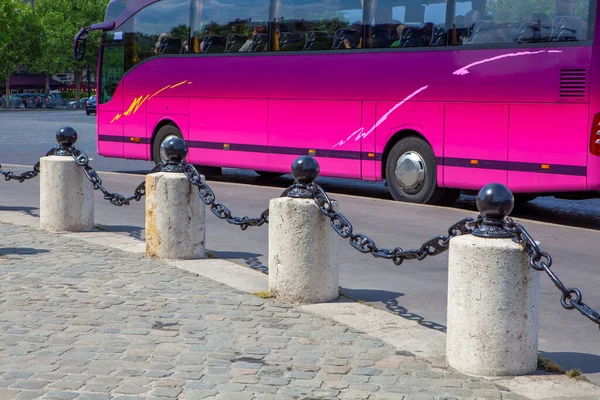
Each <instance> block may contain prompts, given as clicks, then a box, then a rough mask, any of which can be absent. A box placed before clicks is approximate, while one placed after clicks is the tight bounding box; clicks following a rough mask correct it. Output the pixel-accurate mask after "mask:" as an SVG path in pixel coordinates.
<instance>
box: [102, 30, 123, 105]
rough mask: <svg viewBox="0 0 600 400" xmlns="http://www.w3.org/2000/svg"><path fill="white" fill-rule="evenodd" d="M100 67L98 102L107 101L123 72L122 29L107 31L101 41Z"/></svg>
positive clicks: (110, 97)
mask: <svg viewBox="0 0 600 400" xmlns="http://www.w3.org/2000/svg"><path fill="white" fill-rule="evenodd" d="M102 44H103V46H102V68H101V76H100V90H99V92H98V104H104V103H107V102H109V101H110V100H111V99H112V97H113V95H114V93H115V90H116V89H117V86H118V85H119V82H121V78H123V74H124V73H125V65H124V46H123V31H120V30H117V31H113V32H107V33H105V34H104V36H103V41H102Z"/></svg>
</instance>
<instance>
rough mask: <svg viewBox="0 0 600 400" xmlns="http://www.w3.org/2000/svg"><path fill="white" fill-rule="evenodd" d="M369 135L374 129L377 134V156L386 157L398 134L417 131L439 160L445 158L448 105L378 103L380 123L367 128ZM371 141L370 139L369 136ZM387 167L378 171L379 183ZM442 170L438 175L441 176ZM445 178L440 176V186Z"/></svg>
mask: <svg viewBox="0 0 600 400" xmlns="http://www.w3.org/2000/svg"><path fill="white" fill-rule="evenodd" d="M365 128H366V133H365V134H367V133H368V132H369V131H370V130H371V129H373V130H375V131H376V140H377V153H379V154H383V152H384V150H385V146H386V145H387V143H388V142H389V140H390V139H391V138H392V137H393V136H394V135H395V134H396V133H398V132H401V131H415V132H418V133H420V134H421V135H423V136H424V137H425V140H427V142H429V144H430V145H431V147H432V148H433V153H434V155H435V157H436V158H437V159H440V158H442V157H443V156H444V146H443V144H444V104H443V103H434V102H410V103H405V102H404V100H402V99H399V100H398V101H397V102H384V101H380V102H378V103H377V123H376V125H373V126H372V127H365ZM367 137H369V136H367ZM383 169H385V165H382V166H381V168H379V169H378V170H377V179H379V180H381V179H383V178H385V176H383V174H382V170H383ZM439 170H440V169H439V168H438V172H439ZM440 177H441V175H438V183H439V184H441V183H442V181H440Z"/></svg>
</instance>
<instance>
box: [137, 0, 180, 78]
mask: <svg viewBox="0 0 600 400" xmlns="http://www.w3.org/2000/svg"><path fill="white" fill-rule="evenodd" d="M189 20H190V3H189V0H163V1H160V2H157V3H153V4H151V5H149V6H148V7H145V8H143V9H142V10H141V11H140V12H138V13H137V14H135V15H134V16H133V17H132V18H131V19H130V20H129V21H128V23H127V24H126V25H127V28H126V29H125V30H126V33H125V71H127V70H129V69H130V68H132V67H133V66H134V65H135V64H137V63H138V62H140V61H143V60H145V59H147V58H149V57H152V56H157V55H163V54H180V53H185V52H186V50H185V48H186V46H187V42H188V41H189V31H190V29H189Z"/></svg>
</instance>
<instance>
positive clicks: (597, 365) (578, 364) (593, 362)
mask: <svg viewBox="0 0 600 400" xmlns="http://www.w3.org/2000/svg"><path fill="white" fill-rule="evenodd" d="M540 355H541V356H542V357H547V358H549V359H550V360H552V361H554V362H555V363H557V364H558V365H560V366H561V367H562V368H563V369H565V370H569V369H571V368H575V369H579V370H581V372H583V373H584V374H595V373H598V372H600V356H598V355H595V354H588V353H573V352H556V353H552V352H545V351H540Z"/></svg>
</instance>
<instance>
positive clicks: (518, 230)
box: [505, 217, 600, 326]
mask: <svg viewBox="0 0 600 400" xmlns="http://www.w3.org/2000/svg"><path fill="white" fill-rule="evenodd" d="M505 229H506V230H508V231H509V232H512V233H514V235H515V237H516V241H517V243H519V244H520V245H521V246H523V248H524V250H525V252H526V253H527V255H529V265H530V266H531V268H533V269H535V270H536V271H543V272H546V274H547V275H548V277H549V278H550V280H551V281H552V283H554V285H555V286H556V287H557V288H558V290H560V291H561V292H562V296H561V298H560V304H561V305H562V306H563V307H564V308H565V309H567V310H572V309H577V310H578V311H579V312H580V313H581V314H583V315H584V316H586V317H587V318H589V319H590V320H591V321H593V322H595V323H596V324H598V325H599V326H600V313H598V312H597V311H596V310H594V309H592V308H591V307H589V306H588V305H587V304H585V303H584V302H583V295H582V294H581V291H580V290H579V289H577V288H567V287H566V286H565V285H564V284H563V283H562V281H561V280H560V278H559V277H558V275H556V274H555V273H554V271H552V270H551V269H550V268H551V267H552V257H551V256H550V254H548V253H546V252H544V251H542V249H540V246H539V245H538V244H537V243H536V241H535V240H534V239H533V237H532V236H531V235H530V234H529V232H527V230H526V229H525V228H524V227H523V226H522V225H520V224H518V223H516V222H515V221H514V220H513V219H512V218H510V217H508V218H506V222H505Z"/></svg>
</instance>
